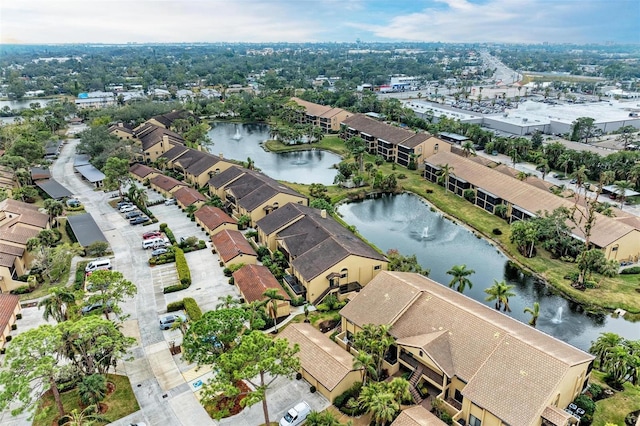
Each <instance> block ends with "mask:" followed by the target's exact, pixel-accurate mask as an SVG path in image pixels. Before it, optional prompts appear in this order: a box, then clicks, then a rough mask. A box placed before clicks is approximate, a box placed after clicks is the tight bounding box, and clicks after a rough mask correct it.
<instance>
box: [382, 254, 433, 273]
mask: <svg viewBox="0 0 640 426" xmlns="http://www.w3.org/2000/svg"><path fill="white" fill-rule="evenodd" d="M387 259H389V263H388V265H387V268H388V269H389V270H390V271H399V272H415V273H417V274H421V275H424V276H425V277H428V276H429V272H430V271H429V270H428V269H424V268H423V267H422V266H420V264H419V263H418V258H417V257H416V255H415V254H412V255H411V256H404V255H402V254H400V252H399V251H398V250H396V249H389V250H387Z"/></svg>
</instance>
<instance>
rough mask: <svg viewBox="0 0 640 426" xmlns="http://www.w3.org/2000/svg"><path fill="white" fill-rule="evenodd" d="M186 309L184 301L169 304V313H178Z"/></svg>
mask: <svg viewBox="0 0 640 426" xmlns="http://www.w3.org/2000/svg"><path fill="white" fill-rule="evenodd" d="M183 309H184V300H178V301H177V302H171V303H168V304H167V312H176V311H181V310H183Z"/></svg>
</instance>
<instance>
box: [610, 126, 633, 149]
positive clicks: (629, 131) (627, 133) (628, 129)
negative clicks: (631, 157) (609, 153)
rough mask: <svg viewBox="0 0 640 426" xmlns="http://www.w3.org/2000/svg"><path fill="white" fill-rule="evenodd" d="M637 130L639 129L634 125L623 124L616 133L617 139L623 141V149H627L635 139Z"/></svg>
mask: <svg viewBox="0 0 640 426" xmlns="http://www.w3.org/2000/svg"><path fill="white" fill-rule="evenodd" d="M637 131H638V129H636V128H635V127H633V126H623V127H621V128H619V129H618V130H616V131H615V132H614V133H617V134H618V137H617V138H616V140H617V141H620V142H622V147H623V149H627V146H628V145H629V144H630V143H631V142H632V141H633V138H634V133H636V132H637Z"/></svg>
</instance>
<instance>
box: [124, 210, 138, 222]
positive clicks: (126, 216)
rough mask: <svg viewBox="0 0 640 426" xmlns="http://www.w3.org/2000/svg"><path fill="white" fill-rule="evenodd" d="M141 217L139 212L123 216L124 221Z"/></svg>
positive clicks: (135, 211)
mask: <svg viewBox="0 0 640 426" xmlns="http://www.w3.org/2000/svg"><path fill="white" fill-rule="evenodd" d="M141 215H142V212H141V211H140V210H134V211H132V212H129V213H127V214H125V215H124V217H125V218H126V219H129V220H131V219H133V218H134V217H138V216H141Z"/></svg>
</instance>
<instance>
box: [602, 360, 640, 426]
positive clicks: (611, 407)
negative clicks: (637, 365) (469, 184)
mask: <svg viewBox="0 0 640 426" xmlns="http://www.w3.org/2000/svg"><path fill="white" fill-rule="evenodd" d="M603 378H604V373H601V372H600V371H595V370H594V371H593V372H592V373H591V382H593V383H597V384H599V385H601V386H602V387H603V388H608V387H609V386H607V384H606V383H604V380H603ZM639 409H640V386H632V385H631V384H630V383H625V384H624V391H623V392H616V393H615V394H614V395H613V396H612V397H610V398H606V399H601V400H600V401H597V402H596V412H595V413H594V415H593V423H592V424H593V426H604V425H605V424H606V423H613V424H615V425H620V426H622V425H624V418H625V416H626V415H627V414H629V413H631V412H632V411H636V410H639Z"/></svg>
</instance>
